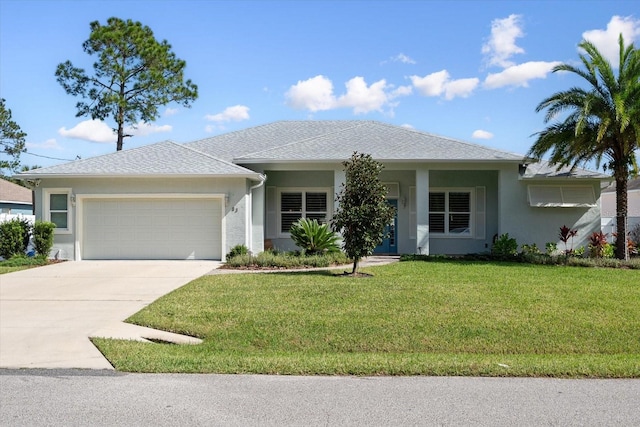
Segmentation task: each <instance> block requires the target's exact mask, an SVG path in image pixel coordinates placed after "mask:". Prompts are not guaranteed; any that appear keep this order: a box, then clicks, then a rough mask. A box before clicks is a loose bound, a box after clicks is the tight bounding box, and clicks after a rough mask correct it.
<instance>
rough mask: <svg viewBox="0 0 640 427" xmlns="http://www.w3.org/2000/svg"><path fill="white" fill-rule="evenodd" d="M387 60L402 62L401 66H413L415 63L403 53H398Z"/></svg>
mask: <svg viewBox="0 0 640 427" xmlns="http://www.w3.org/2000/svg"><path fill="white" fill-rule="evenodd" d="M389 60H390V61H392V62H402V63H403V64H415V63H416V61H414V60H413V59H412V58H410V57H408V56H407V55H405V54H404V53H399V54H397V55H396V56H392V57H391V58H390V59H389Z"/></svg>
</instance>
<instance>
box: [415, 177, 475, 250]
mask: <svg viewBox="0 0 640 427" xmlns="http://www.w3.org/2000/svg"><path fill="white" fill-rule="evenodd" d="M431 193H445V212H444V214H445V219H446V218H447V216H448V215H449V214H450V212H449V204H448V200H449V193H469V232H468V233H464V234H462V233H449V232H448V231H446V232H444V233H439V232H436V231H431V228H429V237H430V238H436V239H437V238H441V239H443V238H444V239H474V238H475V213H476V206H475V188H473V187H434V188H430V189H429V195H430V194H431ZM431 213H432V211H431V206H429V211H428V212H427V218H428V217H429V215H431ZM434 213H435V212H434ZM448 228H449V222H448V221H446V220H445V230H447V229H448Z"/></svg>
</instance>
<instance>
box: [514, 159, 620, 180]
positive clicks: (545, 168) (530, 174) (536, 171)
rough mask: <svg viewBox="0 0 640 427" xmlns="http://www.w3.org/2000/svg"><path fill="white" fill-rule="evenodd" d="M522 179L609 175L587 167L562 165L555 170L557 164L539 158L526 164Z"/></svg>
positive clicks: (601, 176)
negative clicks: (574, 167)
mask: <svg viewBox="0 0 640 427" xmlns="http://www.w3.org/2000/svg"><path fill="white" fill-rule="evenodd" d="M522 178H524V179H542V178H590V179H603V180H604V179H610V178H611V177H610V176H609V175H606V174H603V173H600V172H597V171H591V170H587V169H580V168H576V169H574V170H571V168H568V167H563V168H561V169H560V170H557V166H552V165H550V164H549V162H547V161H546V160H540V161H539V162H536V163H531V164H529V165H528V166H527V170H526V171H525V173H524V175H523V176H522Z"/></svg>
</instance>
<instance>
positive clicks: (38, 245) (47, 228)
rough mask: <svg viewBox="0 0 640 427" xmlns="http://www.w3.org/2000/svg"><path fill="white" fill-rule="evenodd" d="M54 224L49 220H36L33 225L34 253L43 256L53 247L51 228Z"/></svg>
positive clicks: (47, 254)
mask: <svg viewBox="0 0 640 427" xmlns="http://www.w3.org/2000/svg"><path fill="white" fill-rule="evenodd" d="M55 228H56V225H55V224H54V223H52V222H49V221H36V222H35V224H34V225H33V246H34V247H35V249H36V254H37V255H40V256H43V257H45V258H47V257H49V252H51V248H52V247H53V230H54V229H55Z"/></svg>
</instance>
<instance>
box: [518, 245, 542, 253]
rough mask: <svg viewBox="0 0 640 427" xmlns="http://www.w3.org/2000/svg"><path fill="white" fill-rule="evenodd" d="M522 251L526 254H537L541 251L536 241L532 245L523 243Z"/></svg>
mask: <svg viewBox="0 0 640 427" xmlns="http://www.w3.org/2000/svg"><path fill="white" fill-rule="evenodd" d="M522 253H523V254H525V255H530V254H532V255H537V254H539V253H540V249H538V245H536V244H535V243H533V244H531V245H527V244H524V245H522Z"/></svg>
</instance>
